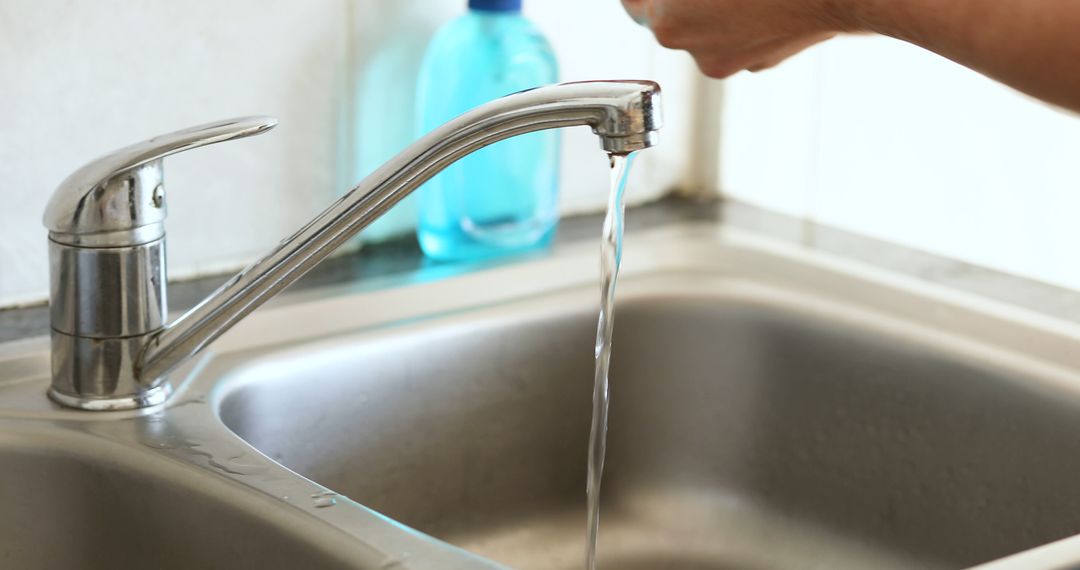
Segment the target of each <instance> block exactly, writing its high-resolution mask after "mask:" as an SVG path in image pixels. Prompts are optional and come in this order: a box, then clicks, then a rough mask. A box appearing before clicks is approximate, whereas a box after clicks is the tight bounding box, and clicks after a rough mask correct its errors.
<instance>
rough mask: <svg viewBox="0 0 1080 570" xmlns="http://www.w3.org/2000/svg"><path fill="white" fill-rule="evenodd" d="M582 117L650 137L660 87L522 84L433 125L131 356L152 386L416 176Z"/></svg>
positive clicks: (620, 138) (629, 140)
mask: <svg viewBox="0 0 1080 570" xmlns="http://www.w3.org/2000/svg"><path fill="white" fill-rule="evenodd" d="M578 125H587V126H589V127H592V130H593V132H595V133H596V134H597V135H598V136H599V137H600V142H601V147H602V148H603V149H604V150H606V151H608V152H611V153H629V152H633V151H636V150H641V149H643V148H647V147H650V146H653V145H654V144H655V143H656V132H657V130H658V129H659V128H660V126H661V115H660V87H659V86H658V85H657V84H656V83H653V82H651V81H586V82H578V83H564V84H559V85H552V86H547V87H540V88H537V89H532V90H529V91H523V92H521V93H516V94H513V95H509V96H507V97H503V98H501V99H497V100H495V101H493V102H491V103H488V104H486V105H483V106H481V107H478V108H476V109H474V110H472V111H470V112H468V113H465V114H464V115H462V116H460V117H458V118H456V119H454V120H452V121H450V122H449V123H447V124H445V125H443V126H441V127H439V128H437V129H435V130H434V131H432V132H430V133H429V134H427V135H426V136H424V137H423V138H421V139H420V140H418V141H416V142H415V143H413V144H412V145H411V146H409V147H408V148H406V149H405V150H404V151H402V152H401V153H400V154H399V155H397V156H396V157H394V158H393V159H391V160H390V161H389V162H387V163H386V164H385V165H383V166H382V167H381V168H379V169H378V170H376V171H375V172H374V173H372V174H371V175H370V176H368V177H367V178H365V179H364V180H363V181H361V182H360V183H359V184H358V185H357V186H356V187H355V188H353V190H352V191H351V192H349V193H348V194H346V195H345V196H344V197H343V198H341V199H340V200H339V201H338V202H336V203H335V204H333V205H332V206H330V208H328V209H327V210H326V211H324V212H323V213H322V214H320V215H319V216H318V217H317V218H315V219H314V220H312V221H311V222H310V223H309V224H308V225H306V226H304V227H303V228H302V229H301V230H300V231H298V232H297V233H296V234H295V235H293V236H292V237H290V238H289V239H287V240H285V241H284V242H282V243H281V244H280V245H279V246H278V247H277V248H275V249H274V250H273V251H271V252H270V253H268V254H267V255H266V256H265V257H263V258H262V259H260V260H258V261H256V262H255V263H253V264H252V265H251V266H249V267H248V268H247V269H245V270H243V271H241V272H240V273H239V274H238V275H236V276H235V277H233V278H232V279H231V280H229V281H228V282H227V283H226V284H225V285H223V286H222V287H221V288H220V289H218V290H217V291H215V292H214V293H212V294H211V295H210V296H209V297H208V298H207V299H206V300H205V301H203V302H202V303H201V304H200V305H198V306H197V307H195V308H194V309H192V310H191V311H189V312H188V313H187V314H185V315H183V316H181V317H180V318H178V319H177V320H176V321H175V322H173V323H171V324H169V325H167V326H165V328H164V329H162V330H161V332H159V333H157V334H156V335H154V336H153V337H152V338H150V339H149V341H148V343H147V345H146V347H145V348H144V349H143V351H142V353H141V355H140V356H139V357H138V359H137V360H136V362H135V372H136V376H137V378H138V380H139V382H140V384H142V385H145V386H153V385H154V384H155V383H157V382H161V381H162V380H161V379H162V378H163V377H164V376H165V374H167V373H168V372H169V371H170V370H172V369H173V368H175V367H176V366H177V365H179V364H180V363H182V362H183V361H185V360H186V359H188V358H189V357H191V356H192V355H194V354H195V353H196V352H198V351H199V350H201V349H202V348H203V347H205V346H206V345H207V344H209V343H210V342H211V341H213V340H214V339H216V338H217V337H218V336H220V335H221V334H222V333H224V332H225V331H226V330H228V329H229V328H230V327H231V326H233V325H234V324H236V323H237V322H238V321H239V320H240V319H242V318H244V316H246V315H247V314H248V313H250V312H251V311H253V310H255V308H256V307H258V306H259V305H261V304H263V303H264V302H266V301H267V300H268V299H270V298H271V297H273V296H274V295H275V294H277V293H278V292H280V291H281V290H282V289H284V288H286V287H288V286H289V285H290V284H291V283H293V282H294V281H296V280H297V279H299V278H300V277H301V276H302V275H304V274H305V273H307V272H308V271H309V270H310V269H311V268H313V267H314V266H315V265H316V264H318V263H319V262H320V261H322V260H323V259H325V258H326V257H327V256H328V255H330V253H331V252H333V251H334V250H335V249H337V248H338V247H339V246H341V245H342V244H344V243H345V242H346V241H347V240H348V239H350V238H351V237H352V236H354V235H356V234H357V233H358V232H359V231H360V230H362V229H364V228H365V227H367V226H368V225H370V224H371V223H372V222H374V221H375V220H376V219H377V218H378V217H379V216H381V215H383V214H384V213H386V211H387V210H389V209H390V208H391V207H392V206H394V205H395V204H397V203H398V202H400V201H401V200H402V199H404V198H405V197H406V196H408V195H409V193H411V192H412V191H413V190H415V189H416V188H418V187H419V186H420V185H421V184H423V183H424V182H425V181H427V180H428V179H430V178H431V177H432V176H434V175H435V174H437V173H438V172H439V171H441V170H443V169H444V168H446V167H447V166H448V165H450V164H451V163H453V162H455V161H457V160H459V159H460V158H462V157H464V156H465V155H467V154H469V153H471V152H473V151H475V150H477V149H480V148H482V147H485V146H487V145H490V144H492V143H495V142H498V141H500V140H503V139H507V138H510V137H513V136H517V135H521V134H525V133H529V132H533V131H539V130H544V129H553V128H559V127H572V126H578Z"/></svg>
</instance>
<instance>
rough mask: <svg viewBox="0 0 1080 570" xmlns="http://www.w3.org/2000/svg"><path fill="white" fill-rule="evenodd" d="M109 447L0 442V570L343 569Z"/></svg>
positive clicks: (180, 478) (178, 475)
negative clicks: (145, 569)
mask: <svg viewBox="0 0 1080 570" xmlns="http://www.w3.org/2000/svg"><path fill="white" fill-rule="evenodd" d="M113 447H115V446H110V445H108V444H104V443H102V442H100V441H94V440H70V439H67V440H65V439H63V438H61V439H59V440H49V439H46V438H43V437H42V436H41V434H40V432H38V433H35V435H34V436H33V437H30V438H27V439H25V440H22V439H17V438H13V437H10V436H9V434H4V437H0V505H2V507H0V567H2V568H11V569H16V568H18V569H26V570H37V569H42V570H44V569H61V568H83V569H88V570H96V569H101V570H105V569H109V570H113V569H127V568H132V569H134V568H155V569H162V570H171V569H177V570H180V569H190V568H206V569H214V568H221V569H225V568H240V567H244V568H281V569H286V568H326V569H329V568H343V564H342V563H341V561H340V560H337V559H334V558H333V557H332V556H330V554H328V553H326V552H324V551H323V549H321V548H319V547H318V546H316V545H315V544H311V543H307V542H305V541H304V540H302V538H301V537H300V536H299V533H296V532H291V531H289V530H287V529H285V528H284V527H283V526H281V525H276V524H273V523H271V522H268V521H267V518H266V516H265V515H266V513H265V511H260V510H258V509H252V508H250V505H244V504H243V503H242V502H241V503H238V502H236V501H231V500H225V499H223V498H221V497H216V496H213V494H211V493H208V492H205V491H204V490H203V489H200V488H198V487H199V481H200V479H199V478H194V479H190V480H188V481H187V482H185V477H186V476H185V474H184V473H183V471H184V470H183V469H177V467H176V466H162V465H159V466H158V469H157V470H156V471H157V472H153V471H152V470H151V469H148V468H147V466H146V465H140V464H139V462H140V461H139V460H140V459H141V461H142V462H144V463H145V462H149V463H151V464H152V463H155V462H159V461H160V460H155V459H153V458H149V457H145V456H144V457H141V458H133V456H132V455H131V454H130V452H129V451H127V450H120V451H119V452H116V451H117V450H116V449H112V448H113ZM133 459H135V461H133ZM201 483H202V484H203V485H205V484H206V481H205V480H202V481H201ZM211 483H213V482H211ZM211 486H213V485H211Z"/></svg>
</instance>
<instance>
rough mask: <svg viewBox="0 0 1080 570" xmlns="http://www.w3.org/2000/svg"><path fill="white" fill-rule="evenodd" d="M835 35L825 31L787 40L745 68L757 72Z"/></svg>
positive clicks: (774, 65) (778, 63)
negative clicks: (785, 43)
mask: <svg viewBox="0 0 1080 570" xmlns="http://www.w3.org/2000/svg"><path fill="white" fill-rule="evenodd" d="M834 37H836V33H834V32H827V33H821V34H814V35H812V36H808V37H805V38H799V39H796V40H793V41H791V42H789V43H788V44H787V45H784V46H782V47H780V48H777V49H775V50H774V51H772V52H771V53H769V54H768V55H766V56H764V57H762V58H761V59H759V60H758V61H757V62H755V63H753V64H751V65H748V66H747V67H746V70H747V71H749V72H751V73H757V72H759V71H765V70H766V69H771V68H773V67H776V66H777V65H780V64H781V63H783V62H784V61H785V60H787V59H788V58H790V57H791V56H793V55H795V54H798V53H801V52H803V51H805V50H806V49H807V48H809V47H811V46H814V45H817V44H819V43H821V42H823V41H825V40H829V39H832V38H834Z"/></svg>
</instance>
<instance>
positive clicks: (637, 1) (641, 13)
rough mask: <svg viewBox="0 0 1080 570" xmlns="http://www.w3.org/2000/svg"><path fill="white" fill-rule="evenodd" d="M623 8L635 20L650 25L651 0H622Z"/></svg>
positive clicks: (643, 24)
mask: <svg viewBox="0 0 1080 570" xmlns="http://www.w3.org/2000/svg"><path fill="white" fill-rule="evenodd" d="M622 4H623V8H625V9H626V13H627V14H630V17H631V18H633V19H634V21H635V22H637V23H639V24H641V25H642V26H648V25H649V0H622Z"/></svg>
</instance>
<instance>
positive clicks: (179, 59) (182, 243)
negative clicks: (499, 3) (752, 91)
mask: <svg viewBox="0 0 1080 570" xmlns="http://www.w3.org/2000/svg"><path fill="white" fill-rule="evenodd" d="M464 4H465V0H440V1H438V2H436V1H434V0H394V1H393V2H391V1H390V0H354V1H350V0H318V1H310V0H307V1H305V0H279V1H273V2H271V1H267V0H193V1H189V2H153V1H149V0H147V1H142V2H133V1H131V0H123V1H122V0H97V1H95V2H67V1H62V0H5V1H4V2H0V197H2V199H3V201H2V204H3V205H2V207H0V306H6V305H12V304H17V303H24V302H34V301H39V300H42V299H44V298H45V297H46V296H47V280H48V274H47V266H46V248H45V240H46V234H45V231H44V230H43V229H42V227H41V221H40V219H41V214H42V212H43V210H44V207H45V203H46V201H47V200H48V197H49V194H50V193H51V192H52V190H53V189H54V188H55V187H56V185H57V184H58V183H59V182H60V181H61V180H62V179H63V178H64V177H65V176H66V175H67V174H69V173H70V172H71V171H73V170H74V169H76V168H78V167H79V166H80V165H82V164H83V163H85V162H86V161H88V160H90V159H93V158H94V157H96V156H98V155H100V154H103V153H105V152H108V151H110V150H113V149H115V148H118V147H120V146H123V145H126V144H130V143H133V142H137V141H140V140H142V139H145V138H147V137H150V136H153V135H156V134H160V133H164V132H168V131H171V130H175V129H178V128H183V127H186V126H189V125H194V124H199V123H203V122H207V121H211V120H216V119H220V118H226V117H231V116H239V115H248V114H269V115H275V116H277V117H278V118H279V119H280V120H281V123H280V126H279V127H278V128H277V129H275V130H274V131H272V132H271V133H268V134H266V135H262V136H260V137H256V138H253V139H245V140H242V141H235V142H229V143H224V144H221V145H217V146H214V147H210V148H206V149H201V150H196V151H193V152H189V153H186V154H184V155H180V156H176V157H172V158H169V159H167V161H166V162H167V164H166V171H167V187H168V190H169V199H168V205H169V214H170V217H169V221H168V223H167V230H168V235H169V241H168V256H169V263H170V276H171V277H172V278H177V277H185V276H191V275H195V274H199V273H204V272H214V271H222V270H230V269H235V268H238V267H240V266H242V265H244V264H246V263H248V262H250V261H251V260H252V259H253V258H254V257H256V256H258V255H259V254H261V253H262V252H263V251H265V250H266V249H268V248H269V247H271V246H272V245H274V244H275V243H277V242H278V241H279V240H280V239H282V238H284V237H286V236H288V235H290V234H291V233H292V232H293V231H294V230H296V229H297V228H299V227H300V226H301V225H303V224H304V223H305V222H306V221H307V220H308V219H309V218H311V217H312V216H314V215H315V214H317V213H318V212H319V211H320V210H322V209H323V208H324V207H325V206H326V205H328V204H329V202H330V201H331V200H332V198H333V197H334V196H335V195H337V194H339V193H340V192H341V191H342V189H343V188H344V187H346V186H347V185H349V184H350V183H351V182H352V181H353V180H354V179H355V178H356V174H357V172H358V171H360V170H362V168H358V167H357V166H356V165H355V161H356V160H358V157H364V158H365V159H366V160H381V157H382V156H388V155H389V154H390V153H392V152H394V151H396V150H397V149H398V148H400V146H401V145H403V144H404V142H405V140H406V138H404V137H407V135H403V134H401V133H407V132H408V131H409V130H410V129H411V127H409V126H408V125H402V124H401V123H400V121H404V120H408V119H406V117H411V110H410V109H409V106H410V105H411V103H410V101H411V89H412V83H411V73H412V71H413V69H414V66H415V63H416V60H417V58H418V57H419V53H420V50H419V49H417V48H416V46H417V45H418V44H421V43H423V42H424V41H425V40H426V38H427V37H428V36H429V35H430V33H431V31H432V30H433V29H434V27H435V26H436V25H438V24H439V23H441V22H443V21H445V20H446V19H447V18H449V17H452V16H453V15H455V14H457V13H460V11H461V10H462V9H463V5H464ZM526 4H527V10H526V12H527V14H528V15H529V16H530V17H532V18H533V19H534V20H535V21H537V23H538V24H539V25H540V26H541V27H542V28H543V29H544V30H545V32H546V33H547V34H548V35H549V37H550V38H551V40H552V42H553V43H554V44H555V46H556V49H557V51H558V55H559V57H560V63H561V65H562V69H563V74H562V75H563V79H564V80H575V79H596V78H653V79H658V80H659V81H661V83H662V84H663V85H664V88H665V93H666V95H667V115H668V119H669V120H668V127H667V128H666V129H665V132H664V137H665V144H664V145H662V146H661V147H660V148H658V149H655V150H653V151H650V152H648V153H644V154H643V156H642V158H641V160H639V161H638V163H637V168H636V173H635V178H636V179H635V180H634V183H633V186H632V187H631V190H630V195H629V199H630V200H632V201H637V202H640V201H644V200H648V199H652V198H654V197H656V196H658V195H660V194H662V193H663V192H664V191H665V190H667V189H669V188H670V187H671V186H673V185H676V184H678V183H680V182H681V181H682V179H683V177H684V176H685V175H686V174H687V170H688V163H689V155H688V153H687V152H686V149H687V148H688V147H689V146H690V145H689V142H688V141H689V137H690V136H691V133H692V131H691V124H690V112H691V109H692V107H693V105H692V100H693V91H694V81H695V80H694V78H695V74H694V73H693V68H692V64H690V63H688V59H687V58H686V57H685V56H684V55H682V54H676V53H673V52H668V51H665V50H660V49H658V48H656V47H655V46H654V44H653V41H652V38H651V36H650V35H649V34H648V32H646V31H644V30H642V29H640V28H638V27H637V26H635V25H634V24H633V23H632V22H631V21H630V20H629V19H628V18H627V17H626V16H625V15H624V14H623V13H622V11H621V8H620V6H619V3H618V2H616V1H615V0H611V1H606V0H605V1H603V2H578V1H574V0H532V1H531V2H527V3H526ZM568 13H573V14H574V15H575V17H574V18H568V17H566V14H568ZM598 30H599V32H598ZM378 66H382V67H381V68H380V67H378ZM365 82H367V83H365ZM374 84H377V85H380V86H385V90H386V92H388V93H390V96H387V97H382V98H379V97H372V96H370V93H372V92H373V91H372V90H371V87H372V85H374ZM365 89H367V91H365ZM374 92H376V93H381V92H383V90H382V89H376V90H374ZM365 105H366V107H365ZM373 116H374V117H381V118H383V119H385V120H386V121H387V127H386V131H385V132H386V136H385V137H380V138H379V140H370V138H369V139H367V140H364V141H357V140H355V138H356V137H355V136H354V133H355V132H356V131H357V128H356V121H359V120H361V119H364V118H365V117H366V118H367V119H366V120H370V118H371V117H373ZM394 121H398V122H394ZM581 130H583V129H578V131H581ZM564 141H565V143H564V160H563V172H562V180H563V194H562V208H563V211H564V212H581V211H591V210H598V209H600V208H602V207H603V204H604V194H605V192H606V190H605V189H606V185H607V173H606V161H605V159H604V157H603V155H602V153H601V152H600V151H599V150H598V146H597V142H596V139H595V137H593V136H592V135H591V134H589V133H588V132H587V130H585V132H573V133H568V135H567V136H566V138H565V139H564Z"/></svg>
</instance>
